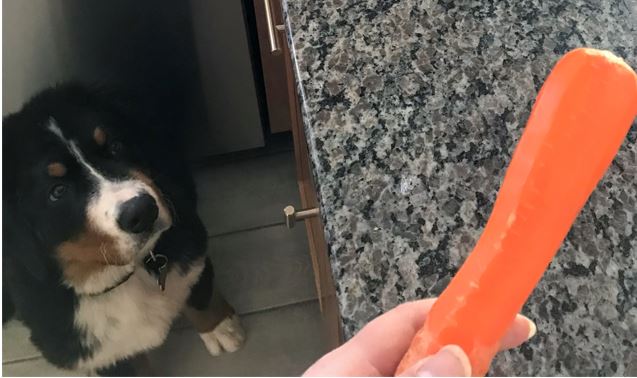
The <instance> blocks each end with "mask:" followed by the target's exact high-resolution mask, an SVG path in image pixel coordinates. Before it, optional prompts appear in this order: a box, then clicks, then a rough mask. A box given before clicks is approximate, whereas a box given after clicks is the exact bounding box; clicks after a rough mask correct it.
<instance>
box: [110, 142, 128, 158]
mask: <svg viewBox="0 0 637 378" xmlns="http://www.w3.org/2000/svg"><path fill="white" fill-rule="evenodd" d="M122 148H124V146H123V145H122V142H119V141H115V142H113V143H111V145H110V146H109V151H110V152H111V154H112V155H113V156H116V155H117V154H119V153H120V152H122Z"/></svg>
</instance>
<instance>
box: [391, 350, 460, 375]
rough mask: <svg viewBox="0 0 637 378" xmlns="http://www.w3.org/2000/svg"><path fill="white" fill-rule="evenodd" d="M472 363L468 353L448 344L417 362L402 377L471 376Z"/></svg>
mask: <svg viewBox="0 0 637 378" xmlns="http://www.w3.org/2000/svg"><path fill="white" fill-rule="evenodd" d="M469 376H471V364H470V363H469V357H467V354H466V353H465V352H464V351H463V350H462V349H461V348H460V347H459V346H457V345H447V346H445V347H443V348H441V349H440V350H439V351H438V353H436V354H434V355H431V356H429V357H426V358H424V359H422V360H420V361H418V362H416V363H415V364H414V365H413V366H411V367H410V368H409V369H407V370H405V371H404V372H403V373H402V374H400V377H469Z"/></svg>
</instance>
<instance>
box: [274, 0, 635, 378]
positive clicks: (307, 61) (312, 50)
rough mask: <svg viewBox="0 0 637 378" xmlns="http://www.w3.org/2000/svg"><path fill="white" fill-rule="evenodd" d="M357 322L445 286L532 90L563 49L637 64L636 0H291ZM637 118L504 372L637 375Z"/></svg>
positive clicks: (315, 145) (479, 221)
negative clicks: (599, 51)
mask: <svg viewBox="0 0 637 378" xmlns="http://www.w3.org/2000/svg"><path fill="white" fill-rule="evenodd" d="M284 8H285V13H286V22H287V24H288V25H287V27H288V28H287V30H288V33H289V34H288V38H289V39H290V40H291V45H292V47H293V51H292V55H293V60H294V62H295V64H296V70H297V72H296V74H297V79H298V81H299V83H300V85H299V88H298V89H299V93H300V97H301V99H302V102H303V104H302V108H303V113H304V122H305V125H304V126H305V130H306V134H307V137H308V143H309V146H310V155H311V160H312V164H313V169H314V175H315V179H316V182H317V192H318V193H319V197H320V199H321V211H322V217H323V220H324V223H325V231H326V238H327V241H328V244H329V247H330V258H331V262H332V269H333V275H334V280H335V283H336V290H337V295H338V298H339V303H340V312H341V317H342V320H343V324H344V330H345V334H346V337H351V336H352V335H353V334H354V333H355V332H356V331H357V330H359V329H360V328H361V327H362V326H363V325H364V324H365V323H366V322H367V321H368V320H370V319H372V318H373V317H375V316H377V315H378V314H380V313H381V312H383V311H385V310H388V309H390V308H392V307H394V306H396V305H397V304H399V303H401V302H404V301H407V300H411V299H416V298H424V297H429V296H435V295H438V294H439V293H440V292H441V291H442V289H443V288H444V287H445V286H446V285H447V283H448V282H449V280H450V278H451V277H452V276H453V274H454V273H455V272H456V270H457V269H458V267H459V265H460V264H461V263H462V261H463V260H464V258H465V257H466V256H467V254H468V253H469V252H470V250H471V248H472V247H473V245H474V243H475V242H476V240H477V238H478V237H479V235H480V232H481V230H482V228H483V227H484V225H485V222H486V220H487V218H488V216H489V213H490V210H491V207H492V205H493V202H494V200H495V196H496V193H497V189H498V187H499V184H500V182H501V180H502V177H503V174H504V171H505V169H506V166H507V164H508V161H509V159H510V157H511V153H512V150H513V148H514V146H515V144H516V142H517V140H518V139H519V137H520V135H521V132H522V129H523V127H524V125H525V124H526V120H527V118H528V115H529V111H530V108H531V105H532V102H533V100H534V99H535V96H536V94H537V91H538V89H539V87H540V86H541V84H542V82H543V80H544V78H545V77H546V76H547V74H548V72H549V70H550V68H551V67H552V66H553V64H554V63H555V62H556V61H557V59H558V58H559V57H560V56H561V55H563V54H564V53H565V52H567V51H568V50H570V49H572V48H575V47H580V46H591V47H597V48H603V49H609V50H612V51H613V52H615V53H616V54H618V55H620V56H622V57H623V58H625V59H626V60H627V61H628V63H629V64H631V65H632V66H633V67H637V1H636V0H613V1H591V0H589V1H583V0H568V1H558V0H520V1H513V0H505V1H495V0H488V1H453V0H402V1H400V0H398V1H397V0H393V1H392V0H367V1H359V0H352V1H348V0H312V1H310V0H287V1H286V4H284ZM636 182H637V127H635V126H633V128H632V129H631V131H630V132H629V135H628V138H627V140H626V142H625V143H624V144H623V146H622V148H621V151H620V152H619V155H618V156H617V158H616V159H615V161H614V163H613V164H612V166H611V168H610V169H609V171H608V173H607V174H606V176H605V177H604V179H603V180H602V182H601V183H600V185H599V186H598V188H597V190H596V191H595V192H594V194H593V195H592V196H591V198H590V200H589V202H588V204H587V205H586V206H585V208H584V209H583V211H582V213H581V214H580V216H579V217H578V219H577V221H576V223H575V225H574V227H573V229H572V230H571V232H570V233H569V234H568V237H567V239H566V240H565V242H564V243H563V246H562V248H561V250H560V252H559V254H558V257H557V258H556V259H555V260H554V261H553V263H552V264H551V266H550V269H549V270H548V272H547V273H546V274H545V276H544V277H543V279H542V281H541V283H540V284H539V286H538V288H537V289H536V290H535V292H534V293H533V295H532V297H531V298H530V300H529V302H528V304H527V305H526V306H525V308H524V310H523V312H524V313H525V314H527V315H528V316H529V317H531V318H533V319H534V320H535V321H536V322H537V324H538V334H537V336H536V337H535V338H534V339H533V340H532V341H531V342H530V343H528V344H526V345H524V346H522V347H521V348H518V349H516V350H514V351H510V352H506V353H503V354H501V355H500V356H499V357H497V359H496V361H495V363H494V365H493V368H492V370H491V374H493V375H637V212H636V208H637V184H636Z"/></svg>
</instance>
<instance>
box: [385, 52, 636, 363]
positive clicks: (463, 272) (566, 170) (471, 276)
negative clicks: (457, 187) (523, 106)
mask: <svg viewBox="0 0 637 378" xmlns="http://www.w3.org/2000/svg"><path fill="white" fill-rule="evenodd" d="M636 115H637V75H635V72H634V71H633V70H632V69H631V68H630V67H629V66H628V65H627V64H626V63H625V62H624V61H623V60H621V59H620V58H618V57H616V56H614V55H613V54H612V53H610V52H607V51H600V50H595V49H588V48H580V49H576V50H573V51H571V52H569V53H568V54H566V55H565V56H564V57H563V58H562V59H560V61H558V63H557V64H556V66H555V67H554V68H553V71H552V72H551V74H550V75H549V77H548V79H547V80H546V81H545V83H544V85H543V86H542V89H541V90H540V93H539V94H538V97H537V100H536V102H535V105H534V106H533V110H532V112H531V116H530V117H529V120H528V123H527V125H526V128H525V130H524V134H523V135H522V138H521V139H520V141H519V143H518V145H517V148H516V150H515V152H514V154H513V158H512V160H511V163H510V164H509V168H508V169H507V172H506V175H505V177H504V181H503V182H502V186H501V187H500V191H499V193H498V197H497V199H496V202H495V205H494V207H493V210H492V213H491V216H490V217H489V221H488V222H487V225H486V227H485V229H484V231H483V233H482V236H481V237H480V240H479V241H478V243H477V244H476V246H475V248H474V249H473V252H471V254H470V255H469V257H468V258H467V260H466V261H465V263H464V264H463V265H462V267H461V268H460V270H459V271H458V273H457V274H456V276H455V277H454V278H453V280H452V281H451V282H450V284H449V286H448V287H447V288H446V289H445V290H444V292H443V293H442V295H441V296H440V298H438V300H437V301H436V303H435V304H434V306H433V308H432V309H431V312H430V313H429V315H428V317H427V320H426V322H425V324H424V326H423V327H422V329H421V330H420V331H418V333H417V334H416V336H415V338H414V340H413V341H412V343H411V346H410V348H409V350H408V351H407V353H406V354H405V356H404V357H403V360H402V361H401V363H400V365H399V366H398V369H397V371H396V374H400V373H401V372H402V371H404V370H405V369H406V368H408V367H410V366H411V365H413V364H414V363H415V362H417V361H418V360H420V359H422V358H424V357H426V356H429V355H431V354H434V353H436V352H437V351H438V350H439V349H440V348H441V347H442V346H444V345H448V344H456V345H459V346H460V347H461V348H462V349H463V350H464V351H465V352H466V353H467V355H468V356H469V360H470V361H471V366H472V374H473V375H474V376H479V375H480V376H481V375H484V374H486V373H487V371H488V369H489V364H490V363H491V360H492V359H493V357H494V355H495V353H496V352H497V351H498V347H499V340H500V339H501V338H502V337H503V336H504V334H505V333H506V331H507V330H508V328H509V327H510V326H511V324H512V322H513V319H514V318H515V316H516V314H517V313H518V312H519V311H520V310H521V309H522V306H523V305H524V302H525V301H526V299H527V298H528V296H529V295H530V294H531V292H532V291H533V289H534V288H535V286H536V285H537V283H538V281H539V280H540V278H541V277H542V274H543V273H544V271H545V270H546V268H547V267H548V265H549V263H550V262H551V259H552V258H553V256H554V255H555V253H556V252H557V250H558V248H559V247H560V244H561V243H562V240H563V239H564V237H565V236H566V234H567V232H568V230H569V229H570V228H571V225H572V224H573V221H574V220H575V218H576V217H577V214H578V213H579V212H580V210H581V209H582V207H583V206H584V204H585V203H586V200H587V199H588V197H589V196H590V194H591V192H592V191H593V189H594V188H595V186H596V185H597V183H598V181H599V180H600V179H601V178H602V176H603V175H604V172H605V171H606V169H607V168H608V166H609V165H610V163H611V161H612V160H613V158H614V156H615V154H616V153H617V150H618V149H619V147H620V145H621V143H622V140H623V139H624V138H625V136H626V133H627V132H628V129H629V128H630V126H631V123H632V121H633V119H634V118H635V116H636Z"/></svg>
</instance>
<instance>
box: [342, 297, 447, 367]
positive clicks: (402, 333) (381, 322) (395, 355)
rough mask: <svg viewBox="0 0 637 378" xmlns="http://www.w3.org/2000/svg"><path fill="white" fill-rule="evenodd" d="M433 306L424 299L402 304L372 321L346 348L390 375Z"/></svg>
mask: <svg viewBox="0 0 637 378" xmlns="http://www.w3.org/2000/svg"><path fill="white" fill-rule="evenodd" d="M434 302H435V299H424V300H420V301H415V302H409V303H405V304H402V305H400V306H398V307H396V308H394V309H392V310H390V311H388V312H387V313H385V314H384V315H381V316H379V317H378V318H376V319H374V320H373V321H371V322H370V323H369V324H367V325H366V326H365V327H364V328H363V329H362V330H361V331H360V332H359V333H358V334H357V335H356V336H354V337H353V338H352V339H351V340H350V341H349V343H348V344H352V346H353V347H355V348H356V349H358V350H359V351H360V352H361V354H363V355H365V356H367V358H368V360H369V361H372V362H373V363H374V365H375V366H374V367H375V368H376V369H378V371H379V372H380V373H381V374H382V375H392V374H393V373H394V369H395V368H396V365H398V363H399V362H400V360H401V359H402V357H403V355H404V354H405V352H406V351H407V348H409V345H410V344H411V341H412V340H413V338H414V336H415V335H416V332H418V330H419V329H420V328H421V327H422V326H423V324H424V323H425V319H426V318H427V314H428V313H429V311H430V310H431V306H433V304H434Z"/></svg>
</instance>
